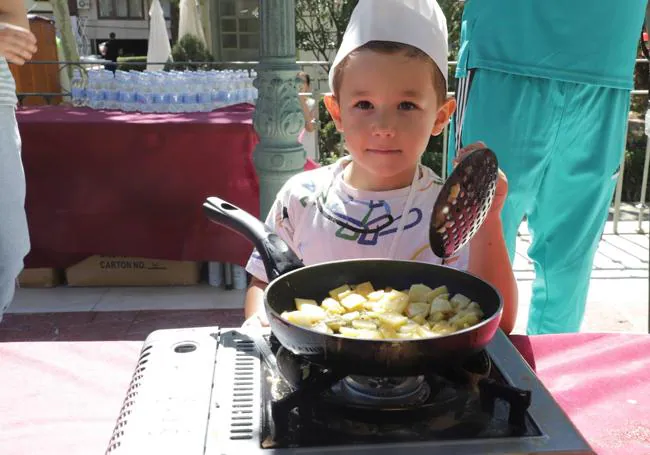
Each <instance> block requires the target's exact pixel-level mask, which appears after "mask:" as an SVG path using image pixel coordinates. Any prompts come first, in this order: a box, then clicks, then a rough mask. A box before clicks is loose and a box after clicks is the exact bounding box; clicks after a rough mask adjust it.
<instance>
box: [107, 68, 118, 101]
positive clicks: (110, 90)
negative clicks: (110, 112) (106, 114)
mask: <svg viewBox="0 0 650 455" xmlns="http://www.w3.org/2000/svg"><path fill="white" fill-rule="evenodd" d="M104 84H105V90H106V91H105V93H106V95H105V98H106V101H105V103H106V104H105V107H106V109H118V108H119V104H118V103H119V98H120V92H119V90H118V88H117V83H116V81H115V75H114V74H113V73H112V71H105V72H104Z"/></svg>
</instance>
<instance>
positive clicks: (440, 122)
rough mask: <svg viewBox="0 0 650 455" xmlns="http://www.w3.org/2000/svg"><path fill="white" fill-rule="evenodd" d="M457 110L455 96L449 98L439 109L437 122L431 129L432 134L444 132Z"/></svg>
mask: <svg viewBox="0 0 650 455" xmlns="http://www.w3.org/2000/svg"><path fill="white" fill-rule="evenodd" d="M455 110H456V100H455V99H454V98H448V99H447V100H446V101H445V102H444V103H443V104H442V106H440V108H439V109H438V113H437V114H436V123H434V124H433V129H432V130H431V135H432V136H437V135H439V134H440V133H442V130H444V129H445V127H446V126H447V124H448V123H449V120H451V116H452V115H453V114H454V111H455Z"/></svg>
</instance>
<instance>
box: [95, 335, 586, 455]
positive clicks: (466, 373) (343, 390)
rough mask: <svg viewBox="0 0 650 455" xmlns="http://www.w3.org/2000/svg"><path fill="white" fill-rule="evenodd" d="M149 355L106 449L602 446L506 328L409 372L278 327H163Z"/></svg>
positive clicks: (581, 449)
mask: <svg viewBox="0 0 650 455" xmlns="http://www.w3.org/2000/svg"><path fill="white" fill-rule="evenodd" d="M262 335H263V336H264V338H262ZM183 347H185V348H187V349H181V348H183ZM143 353H144V354H143V357H144V356H146V357H147V359H146V361H147V362H148V363H147V364H146V365H145V366H144V367H142V366H141V365H140V366H138V367H137V368H136V370H135V373H134V375H133V380H132V382H131V385H130V387H129V390H128V391H127V395H126V398H125V401H124V406H123V408H122V411H121V413H120V416H119V418H118V421H117V424H116V426H115V431H114V433H113V437H112V438H111V441H110V446H109V448H108V450H107V452H106V453H107V454H109V453H110V455H122V454H124V455H126V454H130V453H132V452H133V450H137V449H136V448H143V447H144V448H147V447H149V448H151V450H148V451H147V450H146V449H143V450H145V451H146V452H147V453H149V452H152V453H153V452H155V451H156V448H161V447H162V448H163V449H167V451H169V450H172V451H174V450H175V451H176V452H179V453H181V452H182V453H183V454H187V455H217V454H219V455H233V454H246V455H253V454H259V455H271V454H273V455H276V454H277V455H280V454H287V455H289V454H293V455H297V454H313V453H323V454H324V453H329V454H333V453H337V454H341V455H343V454H345V455H348V454H350V455H353V454H359V455H362V454H363V455H394V454H397V453H407V452H408V453H409V454H412V455H442V454H450V453H454V454H457V455H469V454H472V455H473V454H477V453H499V454H504V455H505V454H508V455H514V454H522V453H536V454H540V455H541V454H542V453H545V454H546V453H548V454H549V455H550V454H551V453H554V454H557V453H575V454H581V455H582V454H585V455H587V454H592V453H594V452H593V451H592V450H591V449H590V448H589V445H588V444H587V443H586V442H585V441H584V439H583V438H582V437H581V436H580V434H579V433H578V432H577V430H575V428H574V427H573V426H572V424H571V422H570V421H569V420H568V418H567V416H566V414H564V413H563V412H562V409H561V408H560V407H559V406H558V405H557V403H556V402H555V401H554V400H553V398H552V397H551V396H550V395H549V393H548V391H547V390H546V389H545V388H544V387H543V385H542V384H541V383H540V382H539V380H538V379H537V378H536V377H535V375H534V374H533V373H532V371H531V370H530V369H529V368H528V366H527V365H526V363H525V362H524V360H523V359H522V358H521V356H520V355H519V353H518V352H517V351H516V349H515V348H514V346H513V345H512V344H511V343H510V342H509V341H508V339H507V338H506V336H505V335H504V334H503V333H502V332H500V331H499V332H497V334H496V335H495V337H494V339H493V340H492V342H491V343H490V344H489V345H488V347H487V349H486V352H485V353H480V354H479V355H476V356H473V357H471V358H470V359H468V360H467V361H465V362H463V364H462V367H461V365H449V367H448V368H445V369H444V371H440V369H437V370H435V371H431V370H430V369H423V371H419V372H417V375H416V376H414V377H403V378H381V379H378V378H373V377H363V376H361V377H359V376H353V377H348V376H349V375H348V374H347V373H346V372H344V371H332V370H330V369H328V368H325V367H324V366H323V365H317V364H314V363H310V362H307V361H306V360H305V359H301V358H299V357H296V356H293V355H290V354H289V355H287V353H286V352H281V350H280V349H279V346H278V345H277V344H275V345H274V343H273V337H269V332H268V331H267V332H260V333H258V331H244V330H243V329H236V328H232V329H219V328H214V327H205V328H195V329H180V330H177V329H173V330H171V329H170V330H161V331H157V332H154V333H153V334H151V335H150V336H148V337H147V340H146V341H145V346H144V347H143ZM141 363H142V362H141ZM490 365H491V366H490ZM143 370H146V371H144V372H143ZM287 377H288V379H289V380H287ZM267 379H271V380H267ZM276 385H277V386H278V388H279V389H281V391H282V392H283V393H281V394H279V395H275V394H274V393H272V392H273V389H274V388H275V386H276ZM136 389H137V390H136ZM133 390H136V392H133ZM423 391H425V392H426V393H427V395H426V398H420V394H423ZM531 392H532V393H531ZM397 396H400V397H401V400H405V398H406V400H405V402H410V403H411V405H410V406H407V407H403V406H402V407H400V403H398V401H399V400H398V399H397V398H396V397H397ZM422 396H423V397H424V394H423V395H422ZM415 397H417V399H416V398H415ZM386 400H390V402H391V403H392V404H390V405H388V404H386V403H387V402H386ZM419 400H423V402H419ZM377 403H382V405H381V408H378V407H377V406H379V405H378V404H377ZM152 415H154V416H157V417H158V418H155V419H152V418H151V416H152ZM170 447H171V449H170ZM158 451H160V450H158ZM140 452H142V450H140Z"/></svg>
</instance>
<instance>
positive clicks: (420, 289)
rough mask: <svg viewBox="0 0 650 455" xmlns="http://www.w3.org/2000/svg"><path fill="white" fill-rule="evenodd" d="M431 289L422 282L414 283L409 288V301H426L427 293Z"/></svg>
mask: <svg viewBox="0 0 650 455" xmlns="http://www.w3.org/2000/svg"><path fill="white" fill-rule="evenodd" d="M431 291H432V289H431V288H430V287H429V286H426V285H424V284H414V285H413V286H411V288H410V289H409V292H408V294H409V302H411V303H412V302H426V300H427V295H429V293H431Z"/></svg>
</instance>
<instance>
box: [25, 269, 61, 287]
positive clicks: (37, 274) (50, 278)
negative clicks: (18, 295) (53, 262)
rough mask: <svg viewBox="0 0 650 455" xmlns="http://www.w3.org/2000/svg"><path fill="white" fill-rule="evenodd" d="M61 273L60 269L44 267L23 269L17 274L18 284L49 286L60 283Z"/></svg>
mask: <svg viewBox="0 0 650 455" xmlns="http://www.w3.org/2000/svg"><path fill="white" fill-rule="evenodd" d="M62 275H63V274H62V273H61V271H60V270H58V269H52V268H46V267H43V268H34V269H23V271H22V272H20V275H18V285H19V286H20V287H21V288H51V287H54V286H58V285H59V284H61V282H62V281H63V280H62Z"/></svg>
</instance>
